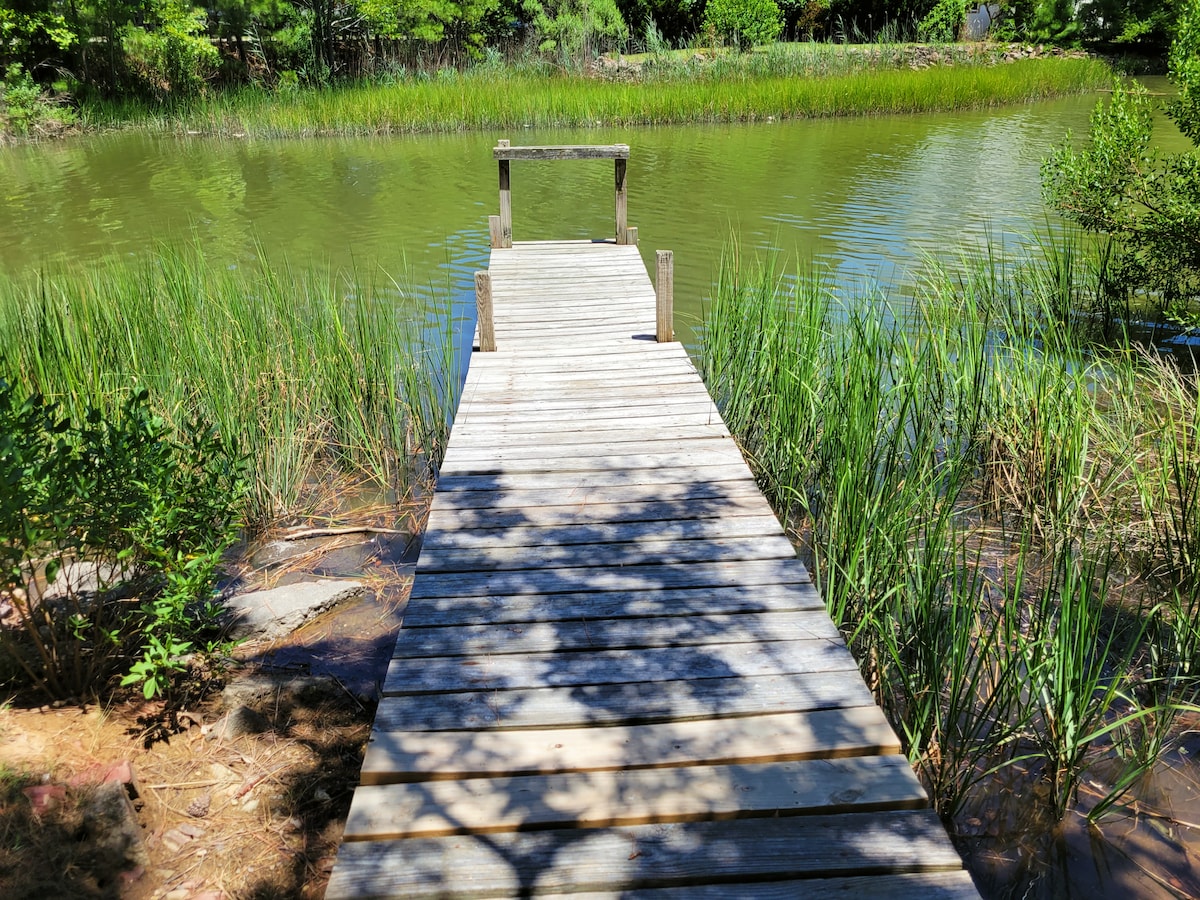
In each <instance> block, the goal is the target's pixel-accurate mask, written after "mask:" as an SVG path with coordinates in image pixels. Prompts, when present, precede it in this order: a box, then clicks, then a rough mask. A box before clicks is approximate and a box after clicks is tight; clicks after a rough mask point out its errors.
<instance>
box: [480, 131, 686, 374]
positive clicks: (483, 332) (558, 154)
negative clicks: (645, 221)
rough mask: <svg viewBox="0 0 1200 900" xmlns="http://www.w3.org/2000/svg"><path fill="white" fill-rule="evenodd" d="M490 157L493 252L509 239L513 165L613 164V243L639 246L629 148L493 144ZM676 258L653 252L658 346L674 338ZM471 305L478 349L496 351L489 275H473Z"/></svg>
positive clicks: (509, 243) (506, 245)
mask: <svg viewBox="0 0 1200 900" xmlns="http://www.w3.org/2000/svg"><path fill="white" fill-rule="evenodd" d="M492 157H493V159H495V160H496V161H497V162H498V163H499V167H500V169H499V174H500V215H498V216H489V217H488V231H489V234H490V238H491V245H492V249H493V250H503V249H510V248H511V247H512V245H513V237H512V173H511V166H510V164H511V163H512V161H513V160H541V161H547V160H563V159H611V160H612V161H613V176H614V178H613V181H614V187H615V192H616V197H615V204H614V205H615V214H616V215H615V218H616V240H615V243H617V244H620V245H632V246H635V247H636V246H637V242H638V230H637V228H636V227H633V226H630V224H629V203H628V184H627V177H626V176H627V172H628V163H629V145H628V144H562V145H548V146H527V147H514V146H512V145H511V144H510V143H509V142H508V141H506V140H501V141H497V143H496V146H495V147H494V148H493V149H492ZM674 271H675V263H674V256H673V254H672V252H671V251H670V250H659V251H657V270H656V279H655V294H656V298H657V315H656V323H655V337H656V339H657V340H658V341H659V342H660V343H663V342H667V341H672V340H674V339H675V334H674V328H673V319H674V286H673V281H674ZM475 305H476V309H477V311H478V315H479V335H478V336H479V350H480V351H481V352H491V351H494V350H495V349H496V329H495V322H494V317H493V312H492V288H491V276H490V275H489V274H488V273H487V272H486V271H482V272H476V273H475Z"/></svg>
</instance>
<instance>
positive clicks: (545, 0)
mask: <svg viewBox="0 0 1200 900" xmlns="http://www.w3.org/2000/svg"><path fill="white" fill-rule="evenodd" d="M521 6H522V10H523V12H524V13H525V16H526V17H527V21H528V23H529V25H530V26H531V27H532V28H533V30H534V31H535V32H536V34H537V35H538V38H539V42H538V49H539V50H541V51H542V52H553V53H555V54H557V55H558V56H559V58H560V59H564V60H569V61H577V60H579V59H581V58H583V57H587V56H591V55H592V54H594V53H603V52H604V51H606V50H612V49H616V48H619V47H621V46H622V45H624V43H625V41H626V40H628V39H629V28H628V26H626V24H625V20H624V19H623V18H622V17H621V11H620V10H619V9H618V8H617V4H616V0H524V2H523V3H522V5H521Z"/></svg>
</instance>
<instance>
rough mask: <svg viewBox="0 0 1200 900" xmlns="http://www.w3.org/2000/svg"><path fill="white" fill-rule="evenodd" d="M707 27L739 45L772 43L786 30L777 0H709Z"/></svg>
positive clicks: (706, 12)
mask: <svg viewBox="0 0 1200 900" xmlns="http://www.w3.org/2000/svg"><path fill="white" fill-rule="evenodd" d="M704 27H705V28H706V29H708V30H711V31H713V32H715V33H716V34H718V35H720V36H721V37H722V38H724V39H725V40H726V41H728V42H730V43H731V44H734V45H737V46H747V47H751V46H754V45H755V44H769V43H771V42H772V41H774V40H775V39H776V38H777V37H779V33H780V32H781V31H782V30H783V14H782V13H781V12H780V11H779V5H778V4H777V3H776V2H775V0H709V2H708V5H707V6H706V7H705V10H704Z"/></svg>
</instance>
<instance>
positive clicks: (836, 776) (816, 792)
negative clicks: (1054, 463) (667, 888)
mask: <svg viewBox="0 0 1200 900" xmlns="http://www.w3.org/2000/svg"><path fill="white" fill-rule="evenodd" d="M927 803H928V798H927V797H926V796H925V791H924V790H922V788H921V786H920V785H919V784H917V781H916V779H915V778H913V777H912V769H911V768H910V767H909V765H908V760H906V759H905V758H904V757H902V756H859V757H845V758H841V759H812V760H799V761H781V762H775V763H768V764H747V765H733V766H686V767H681V768H671V769H630V770H626V771H617V772H572V773H567V774H561V775H525V776H518V777H511V778H509V777H497V778H488V779H477V778H473V779H466V780H461V781H430V782H422V783H419V784H388V785H362V786H360V787H359V788H358V790H357V791H355V792H354V799H353V801H352V803H351V805H350V814H349V816H348V817H347V819H346V830H345V832H344V834H343V840H347V841H361V840H386V839H389V838H398V837H434V836H439V835H449V834H490V833H493V832H498V831H516V830H528V829H533V828H537V827H545V826H558V827H568V828H603V827H609V826H613V825H640V824H649V823H653V822H701V821H708V820H711V819H737V818H752V817H754V816H789V815H797V814H800V813H803V814H806V815H816V814H821V813H834V812H859V811H864V812H865V811H869V810H872V809H919V808H921V807H923V806H925V805H926V804H927Z"/></svg>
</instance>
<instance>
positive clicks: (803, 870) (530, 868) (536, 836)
mask: <svg viewBox="0 0 1200 900" xmlns="http://www.w3.org/2000/svg"><path fill="white" fill-rule="evenodd" d="M940 831H941V825H940V823H939V822H938V821H937V818H936V817H935V816H934V815H933V813H931V812H929V811H928V810H919V811H899V812H879V813H849V814H843V815H837V816H804V817H788V818H780V819H741V820H733V821H721V822H685V823H679V824H662V825H642V826H635V827H629V828H611V829H596V830H587V831H580V830H549V831H538V832H524V833H521V832H518V833H500V834H489V835H485V836H480V837H471V836H456V837H453V838H416V839H409V840H399V841H381V842H355V843H350V844H346V845H345V846H344V847H343V848H342V852H341V853H340V854H339V857H338V868H337V869H335V870H334V879H333V881H331V882H330V885H329V892H328V893H326V897H327V898H328V900H334V898H363V900H366V898H381V897H413V898H434V897H437V898H441V897H446V896H454V897H464V898H511V897H520V896H537V897H549V896H556V895H557V896H563V895H567V894H569V895H570V896H571V897H587V898H589V900H595V898H599V897H625V896H630V894H629V893H627V892H633V891H636V892H639V894H637V895H640V892H642V891H646V892H647V893H646V894H645V895H644V896H646V897H650V898H656V897H658V896H662V897H663V898H664V900H666V898H671V900H674V898H675V897H688V898H691V897H696V896H701V897H705V898H710V897H711V898H725V897H760V896H766V897H798V896H802V897H810V896H817V897H826V896H828V897H838V898H842V900H844V898H848V897H900V898H913V900H941V898H955V900H957V898H963V897H977V896H978V894H976V893H974V892H973V889H972V888H971V879H970V878H969V877H968V876H967V875H966V873H965V872H963V871H962V870H961V863H960V861H959V859H958V855H957V854H956V853H955V852H954V849H953V848H952V847H951V846H950V845H949V842H948V841H946V840H945V837H944V835H943V836H942V837H941V839H940V840H939V839H938V837H937V835H938V833H939V832H940ZM343 863H345V868H343ZM850 873H866V876H867V877H863V875H862V874H859V875H858V876H857V877H856V876H854V875H851V874H850ZM806 876H807V877H806ZM831 876H832V878H831ZM780 878H790V879H793V880H791V881H789V882H786V883H783V884H772V882H776V881H777V880H778V879H780ZM795 879H803V880H795ZM905 879H907V881H905ZM714 883H715V884H714ZM739 883H740V884H744V885H745V887H744V888H741V889H739V887H738V885H739ZM706 884H708V885H714V886H713V887H712V889H711V892H709V891H705V888H704V886H705V885H706ZM637 895H635V896H637Z"/></svg>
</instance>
